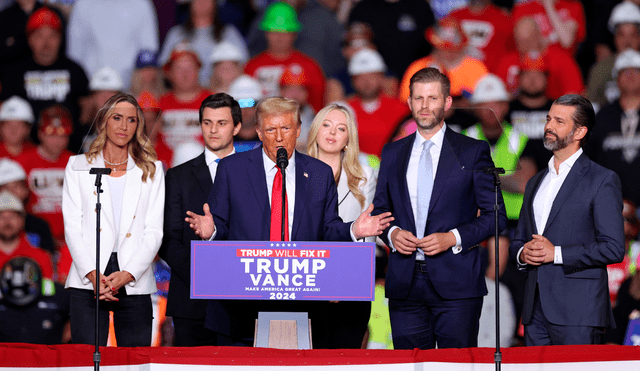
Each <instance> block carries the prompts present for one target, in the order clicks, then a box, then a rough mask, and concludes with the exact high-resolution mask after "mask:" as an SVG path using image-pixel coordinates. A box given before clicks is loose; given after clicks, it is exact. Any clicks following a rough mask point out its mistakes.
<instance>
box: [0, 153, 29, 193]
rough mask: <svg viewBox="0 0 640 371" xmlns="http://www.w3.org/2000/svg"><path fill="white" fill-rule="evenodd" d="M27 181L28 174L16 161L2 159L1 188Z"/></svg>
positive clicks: (0, 161)
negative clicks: (17, 181)
mask: <svg viewBox="0 0 640 371" xmlns="http://www.w3.org/2000/svg"><path fill="white" fill-rule="evenodd" d="M25 179H27V173H25V172H24V169H23V168H22V166H20V164H19V163H17V162H16V161H13V160H11V159H8V158H2V159H0V186H2V185H5V184H9V183H11V182H15V181H16V180H25Z"/></svg>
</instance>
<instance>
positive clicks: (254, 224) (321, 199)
mask: <svg viewBox="0 0 640 371" xmlns="http://www.w3.org/2000/svg"><path fill="white" fill-rule="evenodd" d="M262 152H263V149H262V146H261V147H259V148H256V149H254V150H251V151H247V152H241V153H237V154H235V155H233V156H229V157H225V158H224V159H222V160H221V161H220V163H219V165H218V171H217V173H216V179H215V181H214V185H213V189H212V191H211V195H210V196H209V206H210V207H211V214H212V215H213V220H214V222H215V225H216V236H215V239H216V240H237V241H268V240H269V228H270V220H271V206H270V204H269V195H268V193H267V192H268V188H267V183H266V175H265V171H264V163H263V158H262ZM295 166H296V195H295V209H294V214H293V215H294V220H293V227H292V232H291V238H290V239H291V241H351V236H350V231H349V229H350V224H347V223H343V222H342V219H340V217H339V216H338V192H337V188H336V184H335V180H334V178H333V172H332V170H331V167H330V166H328V165H327V164H325V163H323V162H322V161H320V160H317V159H314V158H312V157H309V156H307V155H303V154H301V153H298V152H296V160H295ZM290 196H291V195H289V197H290ZM216 304H220V305H222V307H223V310H224V311H225V312H226V313H227V315H228V320H227V321H220V320H218V319H216V320H215V321H213V320H212V321H209V316H208V317H207V327H208V328H210V329H212V330H214V331H216V332H221V333H223V334H225V335H229V336H231V337H233V338H243V339H247V338H251V337H253V329H254V319H255V318H257V312H258V311H262V310H283V308H284V310H286V311H296V310H300V311H309V312H310V316H311V317H312V326H313V322H314V318H313V316H314V314H313V313H312V311H310V310H308V308H307V307H312V306H313V305H314V304H317V303H314V302H311V303H303V302H297V303H296V302H286V303H284V302H282V303H274V302H265V301H262V302H251V301H220V302H219V303H215V302H214V304H213V305H216ZM213 312H215V313H219V312H220V308H217V309H216V308H212V306H210V307H209V313H213ZM316 330H318V331H320V328H318V327H317V326H316V327H314V330H313V331H314V347H317V344H316V341H315V339H316V332H318V331H316Z"/></svg>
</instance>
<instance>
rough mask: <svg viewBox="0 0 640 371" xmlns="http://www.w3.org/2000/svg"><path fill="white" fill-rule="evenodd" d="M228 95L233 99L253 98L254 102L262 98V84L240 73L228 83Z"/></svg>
mask: <svg viewBox="0 0 640 371" xmlns="http://www.w3.org/2000/svg"><path fill="white" fill-rule="evenodd" d="M229 95H230V96H232V97H233V98H234V99H235V100H240V99H253V100H254V101H256V102H257V101H259V100H260V99H262V98H264V95H263V94H262V85H260V82H259V81H258V80H256V79H254V78H253V77H251V76H249V75H241V76H238V77H237V78H236V79H235V80H233V82H232V83H231V85H229Z"/></svg>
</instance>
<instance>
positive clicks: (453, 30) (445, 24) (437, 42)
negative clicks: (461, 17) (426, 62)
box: [425, 18, 467, 52]
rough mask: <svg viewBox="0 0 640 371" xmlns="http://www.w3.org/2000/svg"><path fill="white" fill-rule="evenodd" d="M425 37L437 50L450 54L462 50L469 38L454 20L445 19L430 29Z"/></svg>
mask: <svg viewBox="0 0 640 371" xmlns="http://www.w3.org/2000/svg"><path fill="white" fill-rule="evenodd" d="M425 37H426V39H427V40H428V41H429V42H430V43H431V45H433V46H434V47H435V48H437V49H442V50H446V51H450V52H455V51H459V50H462V48H464V47H465V46H466V45H467V36H466V35H465V34H464V32H463V31H462V28H461V27H460V24H459V23H458V21H456V20H455V19H453V18H445V19H443V20H441V21H440V22H439V23H438V24H436V25H434V26H431V27H429V28H428V29H427V31H426V32H425Z"/></svg>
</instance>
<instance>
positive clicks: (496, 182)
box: [484, 167, 504, 371]
mask: <svg viewBox="0 0 640 371" xmlns="http://www.w3.org/2000/svg"><path fill="white" fill-rule="evenodd" d="M484 172H485V174H493V193H494V194H495V203H494V204H493V214H494V216H495V227H496V230H495V235H494V238H495V247H494V250H495V251H494V252H495V267H496V268H495V272H494V273H495V277H494V288H495V290H494V291H495V299H496V302H495V305H496V352H495V353H494V354H493V361H494V362H495V364H496V371H500V367H501V363H502V353H501V352H500V290H499V287H498V285H499V284H500V273H499V271H500V268H499V267H500V226H499V225H498V222H499V221H498V215H499V214H498V213H499V212H500V205H499V204H498V192H499V191H500V174H504V169H503V168H501V167H486V168H484Z"/></svg>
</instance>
